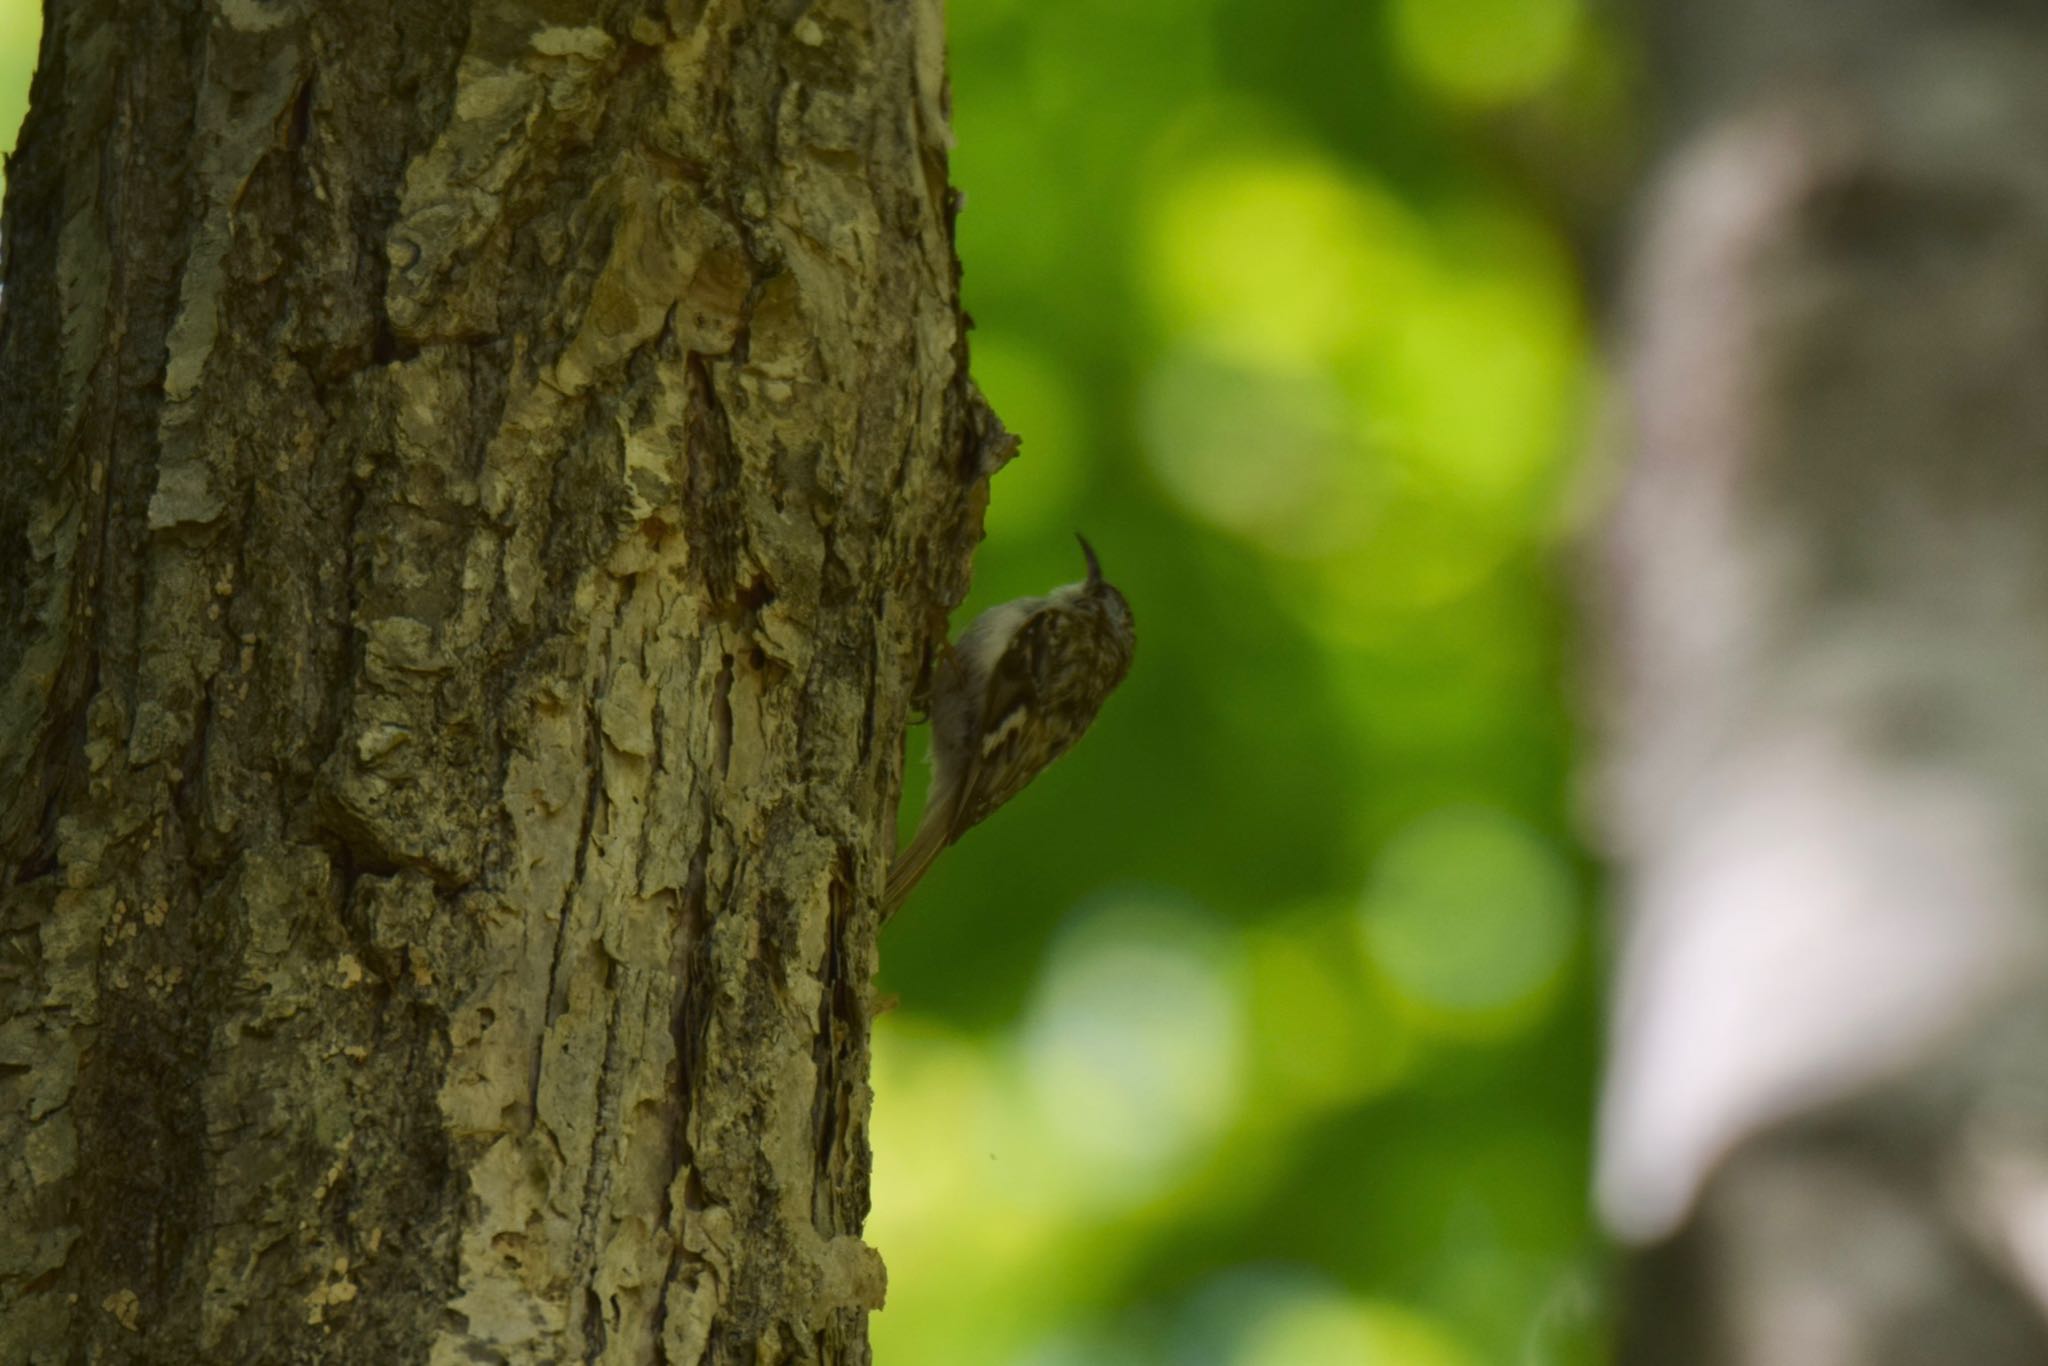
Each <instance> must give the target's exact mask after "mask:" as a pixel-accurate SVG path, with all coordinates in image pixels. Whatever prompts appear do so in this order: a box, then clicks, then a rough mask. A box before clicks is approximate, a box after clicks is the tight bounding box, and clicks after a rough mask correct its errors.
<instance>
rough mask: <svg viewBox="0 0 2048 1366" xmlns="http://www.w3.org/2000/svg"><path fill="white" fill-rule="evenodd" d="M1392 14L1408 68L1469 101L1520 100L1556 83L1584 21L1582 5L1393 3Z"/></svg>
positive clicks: (1496, 0)
mask: <svg viewBox="0 0 2048 1366" xmlns="http://www.w3.org/2000/svg"><path fill="white" fill-rule="evenodd" d="M1390 14H1391V18H1392V20H1393V26H1394V28H1393V36H1394V48H1395V51H1396V52H1397V53H1398V54H1399V55H1400V56H1401V58H1402V59H1403V61H1404V62H1405V63H1406V64H1407V66H1408V67H1409V68H1410V69H1412V70H1413V71H1414V72H1415V73H1416V74H1417V75H1418V76H1420V77H1421V78H1422V79H1423V80H1425V81H1427V82H1428V83H1429V84H1430V85H1432V86H1434V87H1435V88H1436V89H1438V90H1441V91H1442V92H1443V93H1444V94H1446V95H1449V96H1450V97H1452V98H1453V99H1458V100H1463V101H1467V102H1470V103H1474V104H1495V103H1501V102H1504V101H1510V100H1517V99H1522V98H1525V97H1527V96H1529V95H1533V94H1535V93H1536V92H1537V91H1538V90H1541V89H1542V88H1543V87H1544V86H1546V85H1548V84H1549V83H1550V82H1552V81H1554V80H1556V79H1557V77H1558V76H1559V75H1560V74H1562V72H1563V70H1564V67H1565V64H1566V63H1567V62H1568V61H1570V59H1571V56H1572V52H1573V49H1574V46H1575V45H1576V43H1577V40H1578V37H1579V33H1580V29H1581V25H1582V21H1583V18H1584V15H1583V13H1582V9H1581V0H1394V2H1393V5H1392V9H1391V11H1390Z"/></svg>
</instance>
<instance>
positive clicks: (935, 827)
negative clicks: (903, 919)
mask: <svg viewBox="0 0 2048 1366" xmlns="http://www.w3.org/2000/svg"><path fill="white" fill-rule="evenodd" d="M950 805H951V803H946V804H943V805H941V804H938V803H934V804H933V805H931V806H928V807H926V808H925V813H924V819H923V820H920V821H919V822H918V823H917V833H916V834H914V835H912V836H911V837H910V843H908V844H906V845H904V846H903V852H902V853H900V854H898V855H896V861H895V862H894V863H891V864H890V865H889V882H888V885H887V886H886V887H885V888H884V889H883V891H882V919H883V920H884V921H886V920H888V918H889V917H890V916H892V915H894V914H895V913H896V908H897V907H899V906H901V905H902V904H903V902H904V900H905V899H906V898H907V897H909V895H910V892H911V889H912V888H914V887H915V886H917V883H918V879H919V878H921V877H923V876H924V875H925V872H926V870H927V869H929V868H930V867H931V866H932V860H933V859H936V858H937V857H938V856H939V851H940V850H942V849H944V848H945V847H946V846H947V845H948V844H949V843H951V841H950V840H949V839H948V838H947V836H948V835H950V834H951V833H952V829H953V821H952V816H951V813H950V812H949V811H948V810H947V809H946V808H947V807H949V806H950Z"/></svg>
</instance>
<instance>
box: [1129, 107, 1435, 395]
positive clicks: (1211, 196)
mask: <svg viewBox="0 0 2048 1366" xmlns="http://www.w3.org/2000/svg"><path fill="white" fill-rule="evenodd" d="M1158 203H1159V208H1158V209H1157V210H1156V212H1155V213H1154V216H1153V221H1152V230H1151V232H1150V233H1149V234H1147V236H1146V239H1145V248H1146V252H1145V256H1144V258H1143V260H1142V262H1141V269H1142V270H1143V271H1144V272H1145V274H1146V279H1147V283H1148V284H1149V285H1150V287H1151V293H1152V296H1153V299H1154V302H1155V304H1156V306H1157V308H1158V310H1159V312H1160V315H1161V317H1162V318H1163V319H1164V320H1165V321H1166V322H1167V324H1168V325H1169V326H1170V327H1171V328H1173V329H1174V330H1176V331H1184V332H1191V333H1193V334H1195V335H1197V336H1199V337H1200V338H1201V339H1202V340H1203V342H1204V343H1205V344H1206V345H1208V346H1210V347H1212V348H1214V349H1217V350H1221V351H1224V352H1226V353H1227V354H1232V355H1239V356H1249V357H1260V358H1264V359H1265V360H1267V361H1268V362H1272V361H1286V360H1294V361H1297V362H1299V361H1312V360H1316V359H1321V358H1326V357H1328V356H1330V355H1332V354H1333V353H1336V352H1338V351H1340V350H1342V349H1344V348H1346V347H1348V346H1351V345H1353V344H1354V343H1356V342H1357V341H1359V340H1360V339H1361V338H1362V337H1364V336H1365V335H1366V334H1367V333H1368V332H1369V331H1370V330H1371V329H1372V327H1373V326H1375V325H1376V324H1377V323H1378V321H1380V320H1381V319H1383V318H1384V317H1385V316H1387V315H1388V314H1389V313H1391V312H1393V311H1395V310H1396V309H1397V308H1398V307H1399V304H1400V300H1401V298H1402V297H1403V296H1404V294H1405V293H1406V292H1407V291H1408V290H1409V289H1410V288H1411V287H1412V283H1413V281H1414V279H1415V277H1416V274H1417V272H1418V270H1419V268H1420V262H1419V256H1418V247H1419V238H1418V235H1417V228H1416V225H1415V223H1414V221H1413V220H1412V218H1411V217H1410V215H1409V214H1408V213H1407V212H1406V211H1405V210H1404V209H1403V208H1402V207H1401V206H1400V204H1399V203H1398V202H1397V201H1395V200H1394V199H1393V198H1391V197H1390V196H1389V195H1387V194H1385V193H1384V192H1383V191H1381V190H1379V189H1378V188H1377V187H1375V186H1373V185H1371V184H1370V183H1368V182H1366V181H1365V180H1363V179H1361V178H1359V177H1357V176H1352V175H1347V174H1345V173H1344V172H1343V171H1342V170H1340V169H1339V168H1338V167H1336V166H1335V165H1333V164H1331V163H1329V162H1326V161H1322V160H1320V159H1317V158H1315V157H1312V156H1308V155H1305V154H1296V153H1288V152H1285V151H1282V150H1280V149H1277V148H1261V149H1257V150H1256V151H1253V152H1248V153H1246V154H1244V155H1241V156H1237V157H1232V158H1226V159H1220V160H1217V161H1215V162H1212V163H1209V164H1207V165H1202V166H1197V167H1193V168H1190V169H1187V170H1185V171H1183V172H1182V173H1180V174H1179V175H1177V176H1175V177H1173V178H1171V179H1170V180H1169V181H1168V182H1167V184H1166V187H1165V188H1164V189H1163V191H1161V193H1160V195H1159V198H1158Z"/></svg>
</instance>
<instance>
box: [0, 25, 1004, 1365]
mask: <svg viewBox="0 0 2048 1366" xmlns="http://www.w3.org/2000/svg"><path fill="white" fill-rule="evenodd" d="M947 140H948V134H947V131H946V113H945V92H944V88H943V36H942V32H941V16H940V11H939V6H938V4H937V3H936V0H924V2H923V3H918V4H894V3H885V2H884V0H825V2H824V3H818V4H811V5H806V4H800V3H799V4H784V5H766V6H764V5H757V4H751V3H743V2H742V0H710V3H703V2H702V0H697V2H696V3H690V2H688V0H679V2H678V3H672V4H668V5H666V6H664V5H660V4H655V5H646V6H615V7H610V8H605V9H599V10H594V11H593V10H585V9H581V8H577V7H569V8H567V9H565V8H563V7H560V6H548V5H522V4H514V3H490V2H489V0H475V3H470V4H461V3H456V4H442V3H434V4H417V3H357V4H318V5H314V4H293V3H283V4H250V3H243V0H214V2H213V3H210V4H205V3H198V0H172V2H171V3H154V4H116V3H56V4H53V6H52V8H51V11H50V14H49V24H48V31H47V35H46V39H45V47H44V55H43V63H42V69H41V74H40V75H39V77H38V82H37V86H36V90H35V99H34V108H33V111H32V113H31V116H30V119H29V122H28V125H27V127H26V129H25V131H24V136H23V140H22V144H21V150H20V152H19V154H18V155H17V157H16V158H15V160H14V162H13V163H12V165H11V167H10V179H9V188H8V201H7V211H6V212H7V217H6V233H7V241H8V244H9V257H8V265H7V276H6V282H5V289H6V299H7V308H6V312H5V316H4V323H0V440H4V461H5V465H4V471H0V554H4V556H5V559H6V562H7V563H8V565H9V566H10V568H9V571H8V573H7V575H6V577H5V580H4V591H0V609H4V616H0V864H4V869H5V871H4V883H0V890H4V906H0V934H4V956H0V1361H6V1362H29V1361H33V1362H70V1361H87V1360H91V1361H101V1362H119V1361H165V1362H170V1361H177V1362H190V1361H207V1362H241V1361H248V1362H266V1363H267V1362H288V1361H308V1362H311V1361H334V1362H354V1363H361V1362H404V1361H429V1360H431V1361H434V1362H492V1361H496V1362H516V1363H527V1362H531V1363H542V1362H550V1363H552V1362H567V1361H578V1360H587V1361H592V1362H600V1361H601V1362H657V1361H658V1362H669V1363H683V1362H698V1361H705V1362H748V1363H754V1362H768V1361H792V1362H855V1361H865V1360H866V1359H867V1348H866V1328H865V1322H866V1317H865V1316H866V1313H867V1311H869V1310H871V1309H873V1308H874V1307H875V1306H877V1305H878V1304H879V1303H880V1302H881V1298H882V1293H883V1269H882V1266H881V1263H880V1260H879V1258H878V1256H877V1255H876V1253H875V1252H874V1251H873V1250H871V1249H870V1248H868V1247H867V1246H866V1245H864V1244H863V1243H862V1242H861V1240H860V1237H859V1233H860V1228H861V1222H862V1219H863V1217H864V1215H865V1213H866V1207H867V1170H868V1157H867V1138H866V1133H867V1116H868V1091H867V1065H868V1054H867V1036H868V1021H869V1016H870V1012H871V1000H870V991H869V982H870V978H871V975H872V968H873V962H874V915H873V898H874V893H875V892H876V890H877V889H878V888H879V885H880V880H881V877H882V873H883V871H884V868H885V865H886V862H887V859H888V855H889V852H890V849H891V847H892V843H893V830H894V823H893V809H894V797H895V791H896V787H897V783H898V781H899V778H900V770H901V743H900V740H901V734H902V730H903V727H904V724H905V721H906V717H907V714H908V710H909V699H910V695H911V690H912V686H913V681H914V678H915V675H916V674H917V671H918V668H919V663H920V660H921V659H922V657H923V652H924V649H925V646H926V644H927V642H928V640H929V639H930V638H931V634H932V632H933V631H934V629H936V628H937V627H938V626H940V625H941V624H942V623H943V619H944V613H945V611H946V610H947V609H948V608H949V607H950V606H951V605H952V604H953V603H955V602H957V601H958V599H959V598H960V597H961V595H962V593H963V591H964V587H965V576H966V562H967V555H968V552H969V551H970V550H971V548H972V545H973V543H974V542H975V541H976V540H977V539H978V537H979V530H980V516H981V508H982V505H983V503H984V501H985V498H986V485H985V476H986V474H987V473H988V472H989V471H990V470H991V469H992V468H993V466H994V465H995V464H997V463H999V462H1000V460H1001V458H1002V457H1003V456H1004V455H1005V454H1006V453H1007V447H1006V443H1005V441H1004V438H1003V437H1002V434H1001V431H1000V428H999V427H998V426H996V424H995V423H994V422H993V419H992V418H991V417H990V416H989V415H988V414H987V413H986V411H985V409H983V408H982V407H981V406H980V405H979V403H978V400H977V399H976V398H975V396H974V393H973V390H972V388H971V386H970V385H969V383H968V381H967V379H966V375H965V368H964V366H965V344H964V337H963V324H962V320H961V318H960V315H959V312H958V308H957V303H956V273H955V265H954V258H953V251H952V242H951V213H952V201H951V195H950V191H949V190H948V188H947V184H946V174H945V166H946V155H945V150H946V146H947Z"/></svg>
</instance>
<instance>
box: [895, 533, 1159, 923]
mask: <svg viewBox="0 0 2048 1366" xmlns="http://www.w3.org/2000/svg"><path fill="white" fill-rule="evenodd" d="M1076 539H1079V540H1080V541H1081V553H1082V554H1083V555H1085V556H1086V557H1087V560H1088V577H1087V578H1086V579H1084V580H1082V581H1081V582H1080V583H1070V584H1067V585H1066V586H1065V587H1062V588H1055V589H1053V590H1052V592H1050V593H1048V594H1046V595H1045V596H1044V597H1036V598H1018V599H1017V600H1015V601H1014V602H1006V603H1003V604H1001V605H1000V606H996V607H991V608H989V609H988V610H987V611H986V612H983V613H982V614H981V615H980V616H978V617H976V618H975V619H974V624H973V625H971V626H969V627H968V628H967V630H966V631H965V632H964V633H963V634H962V635H961V637H960V639H959V640H958V641H957V642H955V643H954V644H953V645H951V646H949V647H947V648H946V650H945V651H944V652H943V653H942V654H941V656H940V658H939V660H938V662H937V666H936V667H935V668H934V670H933V676H932V707H931V715H932V788H931V795H930V797H929V798H928V799H927V800H926V802H925V808H924V817H923V819H922V820H920V821H919V822H918V826H917V833H916V834H915V835H914V836H912V837H911V840H910V843H909V844H908V845H906V846H905V847H904V849H903V852H902V853H901V854H898V855H897V856H896V862H895V864H894V865H893V866H891V868H890V869H889V885H888V887H887V889H886V890H885V891H884V892H883V894H882V914H883V916H885V917H886V916H888V915H890V914H891V913H893V912H894V911H895V910H896V908H897V907H898V906H901V905H902V904H903V900H904V898H905V897H907V896H909V895H910V889H911V888H913V887H915V886H916V885H917V881H918V879H919V878H921V877H923V876H924V874H925V870H926V869H928V868H930V867H931V864H932V860H933V859H935V858H937V857H938V856H939V851H940V850H942V849H944V848H945V847H946V846H947V845H949V844H951V843H952V842H953V841H954V840H957V839H959V838H960V836H961V835H963V834H965V833H966V832H967V831H968V830H970V829H972V828H973V827H974V826H976V825H978V824H980V823H981V822H982V821H984V820H986V819H987V818H988V817H989V815H990V814H991V813H993V812H994V811H995V809H996V808H997V807H999V806H1001V805H1002V804H1003V803H1004V802H1006V801H1008V800H1010V798H1012V797H1014V796H1016V795H1017V794H1018V793H1019V792H1021V791H1023V790H1024V788H1025V786H1026V785H1027V784H1028V783H1030V781H1031V780H1032V779H1033V778H1035V777H1037V776H1038V775H1039V773H1040V772H1042V771H1043V770H1044V768H1045V766H1046V765H1047V764H1049V763H1051V762H1052V761H1053V760H1054V759H1057V758H1059V756H1060V755H1062V754H1064V753H1066V752H1067V750H1069V749H1071V748H1072V747H1073V744H1074V742H1075V741H1076V740H1079V739H1080V738H1081V736H1082V734H1083V733H1084V732H1086V731H1087V729H1088V726H1089V724H1090V723H1091V722H1092V721H1094V720H1095V714H1096V712H1098V711H1100V710H1101V709H1102V704H1103V702H1104V701H1105V700H1106V699H1107V698H1108V697H1109V695H1110V693H1111V692H1113V691H1115V689H1116V685H1117V684H1119V683H1121V682H1123V680H1124V675H1125V674H1127V673H1129V672H1130V671H1131V654H1132V651H1133V649H1134V648H1135V646H1136V643H1137V637H1136V633H1135V631H1134V629H1133V626H1132V622H1131V608H1130V604H1129V603H1127V602H1125V601H1124V595H1123V594H1122V593H1119V592H1118V591H1117V590H1116V589H1115V588H1114V587H1112V586H1111V585H1110V584H1108V583H1106V582H1104V580H1103V577H1102V566H1101V565H1100V564H1099V563H1097V561H1096V559H1095V551H1094V548H1093V547H1091V546H1090V545H1089V544H1088V542H1087V540H1086V539H1085V538H1079V537H1077V538H1076Z"/></svg>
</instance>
